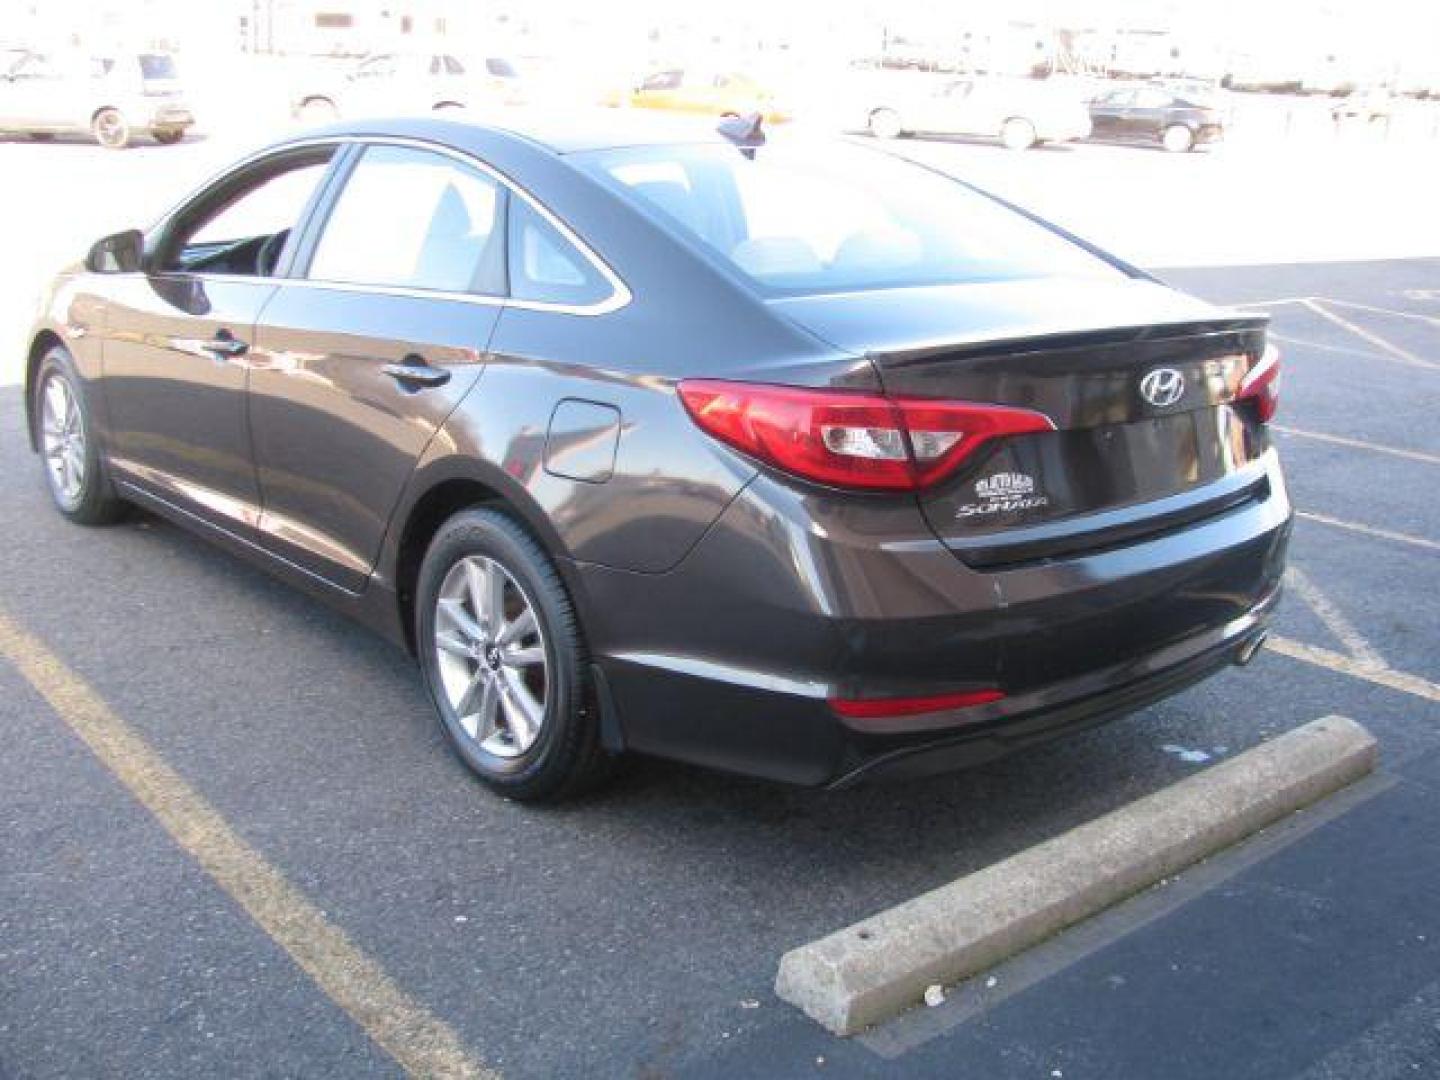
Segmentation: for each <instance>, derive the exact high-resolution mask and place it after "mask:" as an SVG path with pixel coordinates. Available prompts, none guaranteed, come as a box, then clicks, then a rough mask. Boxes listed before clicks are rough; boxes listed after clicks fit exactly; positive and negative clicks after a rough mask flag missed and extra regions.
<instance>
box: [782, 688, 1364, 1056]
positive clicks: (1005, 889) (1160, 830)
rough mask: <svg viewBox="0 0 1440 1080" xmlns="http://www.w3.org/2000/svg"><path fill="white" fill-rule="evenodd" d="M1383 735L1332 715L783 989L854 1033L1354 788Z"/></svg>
mask: <svg viewBox="0 0 1440 1080" xmlns="http://www.w3.org/2000/svg"><path fill="white" fill-rule="evenodd" d="M1376 758H1377V746H1376V742H1375V739H1374V737H1373V736H1371V734H1370V733H1369V732H1368V731H1366V730H1365V729H1364V728H1363V727H1361V726H1360V725H1359V724H1357V723H1355V722H1354V721H1352V720H1349V719H1346V718H1345V717H1343V716H1327V717H1325V718H1324V719H1321V720H1316V721H1313V722H1312V723H1309V724H1306V725H1304V726H1303V727H1300V728H1296V729H1295V730H1294V731H1290V732H1288V733H1286V734H1284V735H1281V736H1280V737H1278V738H1276V739H1273V740H1271V741H1270V742H1267V743H1263V744H1261V745H1260V746H1257V747H1255V748H1254V749H1251V750H1247V751H1245V752H1244V753H1242V754H1239V755H1237V756H1236V757H1234V758H1232V759H1230V760H1229V761H1226V762H1222V763H1221V764H1219V765H1215V766H1213V767H1211V768H1209V769H1206V770H1205V771H1204V772H1202V773H1199V774H1197V775H1195V776H1191V777H1188V778H1187V779H1185V780H1182V781H1180V782H1179V783H1176V784H1173V785H1171V786H1170V787H1168V788H1165V789H1164V790H1162V791H1158V792H1156V793H1155V794H1153V795H1149V796H1146V797H1145V798H1143V799H1139V800H1137V801H1136V802H1133V803H1131V804H1129V805H1128V806H1124V807H1121V808H1120V809H1118V810H1115V811H1112V812H1111V813H1109V814H1106V815H1105V816H1104V817H1101V818H1098V819H1096V820H1095V821H1091V822H1089V823H1087V824H1085V825H1081V826H1080V827H1078V828H1076V829H1072V830H1071V831H1069V832H1067V833H1064V834H1063V835H1061V836H1058V837H1056V838H1054V839H1053V840H1048V841H1046V842H1045V843H1043V844H1038V845H1036V846H1035V847H1032V848H1029V849H1027V850H1025V851H1022V852H1020V853H1019V854H1017V855H1013V856H1011V857H1010V858H1008V859H1005V860H1003V861H1002V862H999V863H996V864H995V865H993V866H989V867H986V868H985V869H984V870H980V871H977V872H976V873H973V874H971V875H969V876H968V877H964V878H961V879H959V880H958V881H954V882H951V883H950V884H949V885H944V886H941V887H940V888H938V889H935V890H934V891H932V892H929V893H926V894H924V895H923V896H918V897H916V898H915V899H913V900H909V901H906V902H905V903H903V904H900V905H899V906H897V907H893V908H890V909H889V910H887V911H883V912H880V913H879V914H877V915H875V916H874V917H872V918H869V919H865V920H863V921H861V922H858V923H856V924H854V925H853V926H849V927H846V928H845V929H844V930H840V931H837V932H836V933H833V934H831V935H829V936H828V937H824V938H821V939H820V940H819V941H815V942H811V943H810V944H808V945H802V946H800V947H799V948H796V949H792V950H791V951H790V952H788V953H786V954H785V955H784V956H783V957H781V959H780V970H779V974H778V975H777V976H776V980H775V992H776V993H777V994H778V995H779V996H780V997H781V998H783V999H784V1000H786V1001H788V1002H790V1003H791V1004H793V1005H796V1006H798V1007H799V1008H800V1009H803V1010H804V1011H805V1012H806V1013H807V1014H808V1015H810V1016H811V1017H812V1018H813V1019H815V1020H817V1021H819V1022H820V1023H821V1024H823V1025H824V1026H825V1027H827V1028H829V1029H830V1030H831V1031H833V1032H834V1033H835V1034H837V1035H853V1034H855V1033H856V1032H858V1031H861V1030H863V1029H864V1028H866V1027H869V1026H870V1025H872V1024H875V1023H878V1022H880V1021H882V1020H886V1019H888V1018H890V1017H891V1016H894V1015H895V1014H896V1013H898V1012H900V1011H901V1010H903V1009H905V1008H908V1007H909V1006H911V1005H914V1004H916V1003H918V1002H919V1001H920V1000H921V999H922V997H923V995H924V993H925V989H926V987H928V986H931V985H933V984H936V983H940V984H944V985H950V984H953V983H956V982H959V981H961V980H962V979H965V978H968V977H969V976H971V975H974V974H976V973H977V972H981V971H984V970H986V969H987V968H990V967H992V966H994V965H995V964H997V963H999V962H1000V961H1001V960H1004V959H1005V958H1007V957H1009V956H1012V955H1014V954H1015V953H1018V952H1020V951H1022V950H1024V949H1026V948H1029V947H1030V946H1032V945H1035V944H1037V943H1038V942H1040V941H1042V940H1043V939H1045V938H1047V937H1049V936H1050V935H1052V934H1055V933H1057V932H1058V931H1060V930H1063V929H1064V928H1065V927H1067V926H1070V925H1072V924H1074V923H1076V922H1079V921H1080V920H1082V919H1085V918H1088V917H1089V916H1091V915H1094V914H1096V913H1097V912H1099V911H1101V910H1103V909H1105V908H1107V907H1110V906H1111V905H1112V904H1115V903H1117V902H1118V901H1120V900H1123V899H1125V898H1126V897H1127V896H1130V895H1132V894H1133V893H1136V892H1138V891H1140V890H1141V889H1144V888H1146V887H1147V886H1149V885H1152V884H1154V883H1155V882H1157V881H1159V880H1160V879H1161V878H1164V877H1168V876H1170V875H1171V874H1174V873H1176V872H1178V871H1180V870H1182V869H1184V868H1185V867H1186V866H1189V865H1190V864H1192V863H1195V862H1197V861H1199V860H1200V859H1203V858H1205V857H1206V856H1209V855H1212V854H1214V853H1215V852H1217V851H1219V850H1220V849H1222V848H1224V847H1228V846H1229V845H1231V844H1234V843H1236V842H1237V841H1239V840H1242V839H1244V838H1245V837H1246V836H1248V835H1250V834H1251V833H1254V832H1256V831H1258V830H1260V829H1263V828H1264V827H1265V826H1267V825H1270V824H1272V823H1274V822H1275V821H1278V820H1279V819H1281V818H1283V817H1285V816H1287V815H1289V814H1291V813H1293V812H1294V811H1296V810H1299V809H1301V808H1302V807H1304V806H1307V805H1309V804H1311V803H1314V802H1316V801H1317V800H1319V799H1321V798H1324V797H1325V796H1326V795H1329V794H1330V793H1332V792H1334V791H1337V790H1339V789H1340V788H1342V787H1345V786H1346V785H1348V784H1352V783H1354V782H1355V781H1356V780H1358V779H1360V778H1361V777H1363V776H1364V775H1366V774H1367V773H1369V772H1370V771H1371V770H1372V769H1374V767H1375V762H1376Z"/></svg>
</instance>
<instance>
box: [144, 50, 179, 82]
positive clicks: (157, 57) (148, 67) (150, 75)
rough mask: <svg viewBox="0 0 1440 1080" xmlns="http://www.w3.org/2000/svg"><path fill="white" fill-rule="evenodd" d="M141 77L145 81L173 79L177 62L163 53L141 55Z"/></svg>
mask: <svg viewBox="0 0 1440 1080" xmlns="http://www.w3.org/2000/svg"><path fill="white" fill-rule="evenodd" d="M140 76H141V78H145V79H173V78H175V61H174V60H173V59H172V58H171V57H169V56H165V55H164V54H162V53H141V54H140Z"/></svg>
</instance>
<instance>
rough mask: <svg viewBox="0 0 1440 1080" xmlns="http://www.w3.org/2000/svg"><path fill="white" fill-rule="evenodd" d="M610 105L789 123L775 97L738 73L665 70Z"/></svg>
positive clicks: (650, 77) (680, 68) (788, 116)
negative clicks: (751, 117) (757, 115)
mask: <svg viewBox="0 0 1440 1080" xmlns="http://www.w3.org/2000/svg"><path fill="white" fill-rule="evenodd" d="M609 104H613V105H629V106H630V107H632V108H636V109H669V110H673V111H675V112H688V113H703V114H708V115H711V116H748V115H750V114H751V113H759V114H760V115H761V116H763V117H764V118H765V121H766V123H770V124H778V123H783V122H785V121H786V120H789V119H790V115H789V113H788V112H786V111H785V110H784V109H782V108H780V107H779V106H777V105H776V103H775V96H774V94H772V93H771V92H770V91H769V90H766V89H765V88H764V87H763V86H761V85H760V84H759V83H758V82H756V81H755V80H754V79H753V78H751V77H750V76H749V75H745V74H743V73H741V72H737V71H705V70H700V69H697V68H682V67H674V68H666V69H664V70H663V71H656V72H654V73H652V74H650V75H647V76H646V77H645V79H644V80H643V81H642V82H641V83H640V85H639V86H637V87H635V88H634V89H633V90H631V91H629V92H627V93H625V94H622V95H617V96H616V97H615V98H614V99H612V100H611V101H610V102H609Z"/></svg>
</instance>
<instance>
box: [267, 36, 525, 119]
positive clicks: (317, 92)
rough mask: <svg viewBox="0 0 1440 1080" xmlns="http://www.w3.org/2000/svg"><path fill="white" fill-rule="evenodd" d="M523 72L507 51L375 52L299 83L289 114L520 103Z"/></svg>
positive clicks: (333, 115) (394, 112)
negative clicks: (465, 54) (473, 54)
mask: <svg viewBox="0 0 1440 1080" xmlns="http://www.w3.org/2000/svg"><path fill="white" fill-rule="evenodd" d="M524 98H525V91H524V87H523V84H522V80H521V78H520V73H519V72H518V71H516V70H515V65H514V64H512V63H511V62H510V61H509V60H506V59H505V58H504V57H499V56H486V57H480V58H477V59H462V58H461V57H458V56H455V55H453V54H450V53H443V52H435V53H403V52H397V53H377V54H375V55H373V56H367V57H366V58H365V59H363V60H361V61H360V62H359V63H358V64H356V65H355V66H354V67H353V68H351V69H350V70H349V71H348V72H346V73H345V74H343V75H337V76H334V77H331V78H329V79H323V78H322V79H320V80H317V81H316V82H314V83H312V84H306V85H304V86H301V87H300V88H299V90H298V92H297V93H296V94H295V95H294V97H293V99H292V104H291V107H290V111H291V114H292V115H293V116H294V117H295V118H296V119H297V120H302V121H304V122H306V123H313V124H323V123H329V122H330V121H332V120H337V119H339V118H340V117H355V116H400V115H406V114H414V113H426V112H436V111H439V110H443V109H464V108H470V107H472V106H477V105H484V104H490V105H519V104H522V103H523V102H524Z"/></svg>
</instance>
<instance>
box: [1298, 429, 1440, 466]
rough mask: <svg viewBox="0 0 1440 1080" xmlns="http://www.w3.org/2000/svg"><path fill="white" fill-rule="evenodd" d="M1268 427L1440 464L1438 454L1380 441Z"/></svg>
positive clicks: (1300, 435) (1407, 458)
mask: <svg viewBox="0 0 1440 1080" xmlns="http://www.w3.org/2000/svg"><path fill="white" fill-rule="evenodd" d="M1270 427H1271V429H1272V430H1274V431H1278V432H1280V434H1282V435H1293V436H1295V437H1296V438H1300V439H1314V440H1315V441H1316V442H1323V443H1332V444H1334V445H1335V446H1346V447H1349V448H1350V449H1352V450H1369V451H1370V452H1371V453H1375V454H1389V455H1391V456H1392V457H1398V458H1405V459H1406V460H1407V461H1418V462H1420V463H1421V464H1423V465H1440V454H1427V453H1425V452H1424V451H1422V450H1402V449H1401V448H1400V447H1398V446H1382V445H1381V444H1380V443H1372V442H1366V441H1365V440H1364V439H1352V438H1350V437H1349V436H1347V435H1330V434H1328V433H1326V432H1323V431H1306V430H1305V429H1304V428H1293V427H1286V426H1285V425H1284V424H1271V425H1270Z"/></svg>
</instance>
